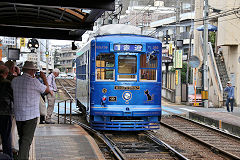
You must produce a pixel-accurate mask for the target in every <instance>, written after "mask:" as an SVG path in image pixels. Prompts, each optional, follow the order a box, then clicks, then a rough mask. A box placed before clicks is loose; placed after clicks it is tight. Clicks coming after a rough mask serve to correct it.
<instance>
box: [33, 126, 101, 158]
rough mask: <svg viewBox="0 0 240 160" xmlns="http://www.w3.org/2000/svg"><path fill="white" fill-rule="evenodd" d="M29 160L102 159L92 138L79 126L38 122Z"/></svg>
mask: <svg viewBox="0 0 240 160" xmlns="http://www.w3.org/2000/svg"><path fill="white" fill-rule="evenodd" d="M29 159H30V160H40V159H44V160H54V159H56V160H66V159H67V160H76V159H81V160H84V159H85V160H104V156H103V155H102V153H101V151H100V149H99V148H98V146H97V144H96V142H95V141H94V139H93V138H92V137H91V136H90V135H88V133H87V132H86V131H85V130H84V129H83V128H82V127H80V126H77V125H69V124H40V125H38V126H37V129H36V131H35V136H34V139H33V142H32V146H31V150H30V154H29Z"/></svg>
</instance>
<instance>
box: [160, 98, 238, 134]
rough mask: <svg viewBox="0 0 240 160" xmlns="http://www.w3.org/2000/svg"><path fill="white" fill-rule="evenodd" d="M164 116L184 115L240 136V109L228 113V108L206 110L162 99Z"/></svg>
mask: <svg viewBox="0 0 240 160" xmlns="http://www.w3.org/2000/svg"><path fill="white" fill-rule="evenodd" d="M162 110H163V116H164V115H170V114H184V115H186V116H187V117H189V118H191V119H195V120H198V121H201V122H204V123H207V124H209V125H212V126H215V127H217V128H220V129H223V130H225V131H227V132H230V133H232V134H235V135H238V136H240V123H239V122H240V107H234V109H233V112H227V109H226V107H222V108H204V107H194V106H187V105H177V104H175V103H171V102H168V101H167V100H165V99H162Z"/></svg>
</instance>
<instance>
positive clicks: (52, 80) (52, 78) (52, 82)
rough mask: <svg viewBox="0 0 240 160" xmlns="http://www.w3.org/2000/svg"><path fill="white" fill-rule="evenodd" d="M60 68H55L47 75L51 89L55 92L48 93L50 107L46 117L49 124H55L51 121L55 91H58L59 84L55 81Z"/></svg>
mask: <svg viewBox="0 0 240 160" xmlns="http://www.w3.org/2000/svg"><path fill="white" fill-rule="evenodd" d="M59 72H60V71H59V69H57V68H55V69H54V70H53V72H52V73H51V74H50V75H49V76H48V77H47V82H48V84H49V88H50V91H52V92H53V94H48V95H47V99H48V107H47V117H46V121H45V122H46V123H47V124H53V123H54V122H52V121H51V117H52V113H53V109H54V105H55V99H56V95H55V93H56V92H57V85H56V82H55V79H56V77H57V76H58V75H59Z"/></svg>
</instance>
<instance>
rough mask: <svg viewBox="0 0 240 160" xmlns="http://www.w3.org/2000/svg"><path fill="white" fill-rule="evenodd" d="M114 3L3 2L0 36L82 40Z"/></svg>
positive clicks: (95, 0)
mask: <svg viewBox="0 0 240 160" xmlns="http://www.w3.org/2000/svg"><path fill="white" fill-rule="evenodd" d="M114 9H115V2H114V0H2V1H0V36H8V37H26V38H42V39H59V40H81V36H82V35H83V34H84V33H85V32H86V31H87V30H92V29H93V25H94V22H95V21H96V20H97V19H98V18H99V17H100V16H101V15H102V14H103V13H104V12H105V11H114Z"/></svg>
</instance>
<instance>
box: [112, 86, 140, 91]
mask: <svg viewBox="0 0 240 160" xmlns="http://www.w3.org/2000/svg"><path fill="white" fill-rule="evenodd" d="M114 89H115V90H140V86H114Z"/></svg>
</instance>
